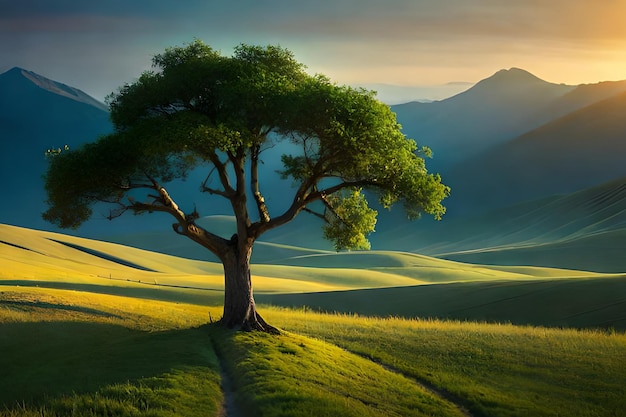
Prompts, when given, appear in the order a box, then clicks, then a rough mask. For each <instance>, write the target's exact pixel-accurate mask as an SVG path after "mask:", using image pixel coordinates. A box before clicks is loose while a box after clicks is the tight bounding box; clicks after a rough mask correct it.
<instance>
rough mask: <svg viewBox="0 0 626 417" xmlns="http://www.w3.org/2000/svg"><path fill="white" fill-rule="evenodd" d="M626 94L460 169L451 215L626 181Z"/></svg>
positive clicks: (453, 174) (452, 177)
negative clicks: (607, 182) (619, 180)
mask: <svg viewBox="0 0 626 417" xmlns="http://www.w3.org/2000/svg"><path fill="white" fill-rule="evenodd" d="M625 113H626V93H621V94H618V95H617V96H614V97H612V98H609V99H606V100H603V101H601V102H599V103H596V104H593V105H591V106H588V107H585V108H583V109H581V110H578V111H576V112H574V113H570V114H568V115H567V116H564V117H562V118H560V119H557V120H554V121H552V122H550V123H548V124H546V125H544V126H542V127H540V128H537V129H535V130H533V131H531V132H528V133H526V134H524V135H522V136H520V137H518V138H517V139H515V140H512V141H509V142H507V143H504V144H501V145H499V146H497V147H494V148H493V149H492V150H490V151H488V152H486V153H484V154H482V155H479V156H477V157H475V158H472V159H470V160H466V161H464V162H463V164H462V165H458V166H456V167H455V169H453V170H451V171H450V172H449V173H448V175H447V181H448V184H449V185H450V186H451V187H452V189H453V194H452V197H451V198H450V199H449V202H448V205H449V207H450V213H451V214H453V215H454V214H467V213H472V212H473V213H476V212H479V211H483V212H484V211H485V209H486V208H497V207H503V206H507V205H511V204H514V203H518V202H522V201H525V200H530V199H537V198H541V197H546V196H549V195H552V194H558V193H570V192H574V191H577V190H580V189H583V188H585V187H591V186H594V185H598V184H601V183H603V182H606V181H610V180H612V179H615V178H620V177H623V176H626V164H625V163H624V161H625V159H624V155H626V118H624V114H625Z"/></svg>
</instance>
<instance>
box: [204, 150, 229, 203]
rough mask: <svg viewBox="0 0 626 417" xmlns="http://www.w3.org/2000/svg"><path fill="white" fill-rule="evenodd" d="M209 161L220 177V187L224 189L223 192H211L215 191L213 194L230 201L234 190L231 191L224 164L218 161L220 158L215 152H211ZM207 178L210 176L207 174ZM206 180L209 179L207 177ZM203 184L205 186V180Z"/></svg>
mask: <svg viewBox="0 0 626 417" xmlns="http://www.w3.org/2000/svg"><path fill="white" fill-rule="evenodd" d="M209 159H210V160H211V162H212V163H213V166H214V167H215V169H217V173H218V174H219V177H220V182H221V183H222V187H224V190H223V191H219V190H215V189H212V190H213V191H216V192H215V194H217V195H222V196H223V197H226V198H228V199H231V198H232V197H233V195H234V194H235V190H234V189H233V187H232V185H231V183H230V178H229V177H228V171H227V170H226V164H225V163H223V162H222V161H220V158H219V157H218V156H217V154H216V153H215V152H211V153H210V154H209ZM209 176H210V173H209ZM208 179H209V177H207V180H208ZM204 184H206V180H205V182H204ZM204 184H203V185H204ZM203 189H204V188H203ZM206 191H207V192H210V191H209V190H206Z"/></svg>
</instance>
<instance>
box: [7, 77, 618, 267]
mask: <svg viewBox="0 0 626 417" xmlns="http://www.w3.org/2000/svg"><path fill="white" fill-rule="evenodd" d="M392 109H393V110H394V111H395V112H396V113H397V115H398V121H399V122H400V123H401V124H402V125H403V129H404V132H405V133H406V134H407V136H409V137H412V138H415V139H416V140H417V141H418V143H419V144H420V145H426V146H429V147H431V148H432V149H433V151H434V159H433V160H430V161H428V166H429V169H430V170H431V171H435V172H440V173H441V174H442V177H443V178H444V182H445V183H446V184H448V185H450V186H451V187H452V196H451V197H450V199H448V200H446V201H445V203H446V206H447V207H448V214H447V215H446V217H445V218H444V221H443V222H439V223H435V222H433V221H430V220H428V219H423V220H422V221H418V222H414V223H410V224H409V223H407V222H406V220H405V219H404V215H403V213H402V211H401V210H400V209H399V208H398V209H394V210H392V211H391V212H386V211H381V213H380V216H379V217H380V219H379V223H378V226H377V232H376V233H375V234H374V235H373V236H372V242H373V248H375V249H378V248H385V249H395V250H405V251H412V250H418V251H424V252H425V253H429V254H437V255H441V256H447V257H449V258H450V259H465V260H476V261H480V262H494V263H498V262H500V263H510V262H514V261H515V260H516V259H522V260H524V261H525V262H527V263H528V262H544V263H545V262H547V261H546V259H545V258H546V257H545V256H544V257H543V260H536V259H539V258H541V257H535V258H533V257H529V255H528V253H529V250H531V249H532V248H531V246H532V245H535V244H539V243H540V244H541V245H546V244H550V243H555V242H557V241H558V242H560V243H559V244H560V246H559V251H560V252H559V253H561V254H567V253H574V252H576V251H575V250H573V248H572V247H571V245H570V246H569V248H567V247H566V246H567V245H563V244H562V243H563V242H562V240H563V239H564V238H566V237H567V236H570V235H563V234H560V232H559V233H556V234H555V232H554V230H563V229H562V228H563V227H566V226H565V225H564V224H563V225H559V224H560V223H559V221H558V220H559V219H566V218H569V217H568V216H569V215H574V216H578V217H577V218H578V219H579V221H574V220H571V221H569V223H567V224H569V225H570V226H571V227H573V228H574V229H575V228H576V227H578V228H579V229H580V230H578V231H576V230H574V232H572V233H574V234H576V238H577V239H578V241H577V245H578V248H579V249H580V247H588V245H591V244H592V243H594V242H595V244H596V246H597V243H598V241H597V239H598V238H599V237H601V236H604V237H607V236H609V235H610V236H612V237H611V238H610V239H608V237H607V239H608V240H606V241H604V242H605V243H606V242H611V243H610V250H609V251H608V252H606V253H607V254H608V253H615V251H616V250H620V248H621V249H626V247H625V246H626V243H624V241H626V239H622V238H621V237H623V235H621V234H620V233H622V232H623V229H624V224H625V223H626V221H625V220H624V217H625V216H626V196H624V193H623V191H620V190H623V187H626V185H624V184H625V183H626V163H624V162H626V158H624V156H623V155H626V152H625V151H626V118H625V117H623V115H624V114H626V81H617V82H603V83H597V84H585V85H580V86H570V85H563V84H554V83H548V82H546V81H543V80H541V79H539V78H537V77H535V76H534V75H532V74H530V73H528V72H526V71H524V70H521V69H517V68H512V69H509V70H501V71H498V72H496V73H495V74H494V75H492V76H491V77H488V78H486V79H485V80H483V81H481V82H479V83H477V84H476V85H474V86H473V87H471V88H469V89H468V90H467V91H464V92H462V93H460V94H457V95H455V96H452V97H450V98H447V99H444V100H441V101H434V102H428V103H423V102H411V103H406V104H401V105H395V106H392ZM111 129H112V126H111V124H110V122H109V120H108V113H107V111H106V106H104V105H103V104H102V103H100V102H98V101H97V100H95V99H93V98H91V97H89V96H88V95H86V94H85V93H83V92H82V91H80V90H78V89H76V88H74V87H69V86H67V85H64V84H61V83H57V82H54V81H51V80H48V79H47V78H45V77H43V76H41V75H38V74H35V73H32V72H30V71H27V70H23V69H20V68H14V69H12V70H10V71H8V72H6V73H4V74H1V75H0V139H1V140H2V144H3V147H4V152H2V154H0V155H1V156H0V174H1V175H2V176H1V178H2V184H3V187H4V189H5V190H8V192H4V193H3V194H4V196H3V204H2V205H0V223H7V224H13V225H19V226H25V227H32V228H38V229H46V230H55V229H54V228H52V227H51V225H49V224H46V223H45V222H43V220H42V219H41V216H40V213H41V212H42V211H43V210H44V208H45V206H44V201H45V194H44V191H43V180H42V178H41V177H42V175H43V173H44V172H45V167H46V160H45V157H44V151H45V150H46V149H48V148H50V147H60V146H63V145H65V144H68V145H69V146H70V148H74V147H76V146H79V145H80V144H81V143H85V142H90V141H93V140H95V139H96V138H97V137H98V136H100V135H102V134H106V133H108V132H110V131H111ZM272 151H274V153H273V154H268V155H267V156H266V165H267V167H269V168H270V169H267V170H266V171H265V172H266V175H267V177H265V178H262V180H265V181H266V182H265V184H269V185H266V189H265V190H264V194H266V195H267V196H266V200H267V201H268V206H269V207H270V210H271V208H272V207H273V206H271V205H269V203H270V202H271V203H273V204H274V205H278V206H281V205H285V204H286V202H287V197H288V196H289V194H290V193H285V192H283V189H284V188H285V187H289V186H290V184H289V183H288V182H285V181H280V180H278V179H277V178H276V176H275V173H274V166H275V165H277V164H278V163H279V156H280V153H284V152H292V151H293V150H292V149H289V148H288V147H287V145H286V144H285V146H283V145H279V146H277V147H275V149H272ZM202 175H204V173H199V174H198V178H202V179H203V178H204V177H203V176H202ZM194 179H196V178H195V177H194V175H193V174H192V176H191V178H190V179H189V180H188V183H192V182H193V181H194ZM179 186H180V187H179ZM174 187H175V188H176V193H177V194H176V195H178V196H180V197H179V198H178V199H179V201H181V202H183V203H184V204H194V203H199V208H201V214H203V215H221V214H227V213H228V212H227V211H226V209H225V207H218V208H217V209H214V208H213V207H214V206H213V205H210V204H202V203H201V202H199V201H198V197H197V196H193V197H188V198H187V197H185V195H186V194H185V193H186V192H193V193H194V194H195V192H196V190H197V185H196V184H195V183H193V184H192V185H191V187H189V188H188V189H189V190H190V191H185V188H184V187H182V185H181V184H177V185H174ZM583 190H584V191H583ZM607 190H608V191H607ZM610 190H613V191H610ZM602 193H605V194H607V193H608V194H607V195H612V196H613V197H611V204H610V207H611V209H610V210H608V209H606V207H604V206H603V204H604V203H602V201H603V200H602V199H601V198H599V197H597V195H600V194H602ZM555 194H559V195H560V196H555ZM594 196H596V197H594ZM591 201H596V202H597V201H600V203H599V204H596V205H594V204H591V203H589V202H591ZM607 201H608V200H607ZM574 202H575V203H576V204H577V205H578V206H580V207H582V206H585V207H591V209H590V210H591V211H588V212H585V213H581V212H579V211H576V210H573V208H572V206H571V204H574ZM607 204H608V203H607ZM560 214H567V215H566V216H560ZM494 219H500V220H502V221H504V220H512V219H515V220H514V221H512V222H511V221H509V222H508V223H507V226H506V227H504V226H503V223H502V221H499V220H496V221H494ZM539 219H543V220H542V221H543V223H542V222H540V221H539ZM546 219H551V220H550V221H547V220H546ZM583 219H587V220H583ZM609 219H610V221H609ZM297 220H298V221H297V222H296V223H295V224H293V225H290V226H288V227H285V228H282V229H281V230H280V231H278V230H277V231H276V233H274V234H272V235H268V236H267V239H266V240H267V241H270V242H274V243H275V244H276V243H280V244H284V245H308V247H315V248H316V249H329V248H330V246H329V245H327V244H326V243H324V242H322V240H321V232H320V231H319V224H313V223H315V222H312V218H311V217H304V216H300V218H299V219H297ZM208 221H212V222H213V224H215V222H217V223H219V224H220V225H221V226H220V227H224V228H226V229H228V219H227V218H224V217H217V218H214V219H213V220H210V219H209V220H208ZM585 221H587V222H588V223H585ZM220 222H221V223H220ZM589 222H591V223H589ZM542 224H543V226H537V227H535V226H533V225H542ZM592 224H594V225H597V224H602V225H604V226H603V227H604V228H603V229H602V230H601V231H599V230H598V229H597V228H595V226H592ZM168 225H169V221H168V219H166V221H162V218H155V217H154V216H142V217H140V218H136V217H133V216H123V218H120V219H117V220H115V221H113V222H108V221H106V220H104V217H103V216H101V217H98V214H96V215H95V216H94V220H92V221H91V222H90V223H89V224H87V225H85V226H83V227H81V228H80V229H78V231H76V232H75V233H76V234H79V235H83V236H89V237H93V238H107V239H112V240H118V241H121V242H123V241H124V240H126V242H131V243H133V244H135V245H137V246H143V247H147V248H149V249H158V248H156V247H150V245H151V244H152V246H158V245H159V242H163V240H162V239H158V238H155V236H157V235H159V236H161V235H162V234H163V235H164V234H167V236H169V237H171V236H170V235H171V231H170V228H169V226H168ZM548 225H549V226H548ZM541 227H545V228H546V230H547V232H546V233H543V234H542V233H540V230H542V229H541ZM531 230H533V231H534V232H532V233H531V232H530V231H531ZM135 231H137V233H135ZM64 232H67V231H64ZM139 232H141V233H143V234H144V236H148V235H149V236H151V237H150V238H148V239H141V238H138V236H140V235H141V233H139ZM600 232H601V233H600ZM224 233H228V230H225V232H224ZM551 233H552V234H551ZM606 233H609V235H607V234H606ZM592 235H593V236H594V238H595V239H596V240H595V241H592V240H588V241H585V239H586V238H590V237H591V236H592ZM538 236H542V237H541V238H538ZM169 237H168V239H169ZM570 237H571V236H570ZM581 239H582V240H581ZM168 241H169V240H168ZM171 242H176V243H175V244H174V245H173V246H172V247H171V248H169V249H166V250H168V251H170V252H171V253H173V252H176V254H180V253H190V252H189V251H188V250H187V248H186V247H183V246H185V245H186V243H185V242H182V241H181V242H180V243H178V242H177V241H175V240H171ZM490 242H491V243H490ZM494 242H499V244H501V245H507V248H508V249H507V250H508V252H506V253H507V256H508V255H511V256H509V257H508V258H507V259H504V258H505V256H503V255H502V254H503V253H504V252H502V251H500V252H498V251H494V249H493V248H494V245H495V244H494ZM470 243H471V244H470ZM522 243H524V245H523V246H524V248H525V249H524V250H525V252H524V253H526V258H524V257H523V256H522V252H523V251H522V250H521V244H522ZM570 243H571V242H570ZM189 244H190V245H193V244H192V243H189ZM181 245H182V246H181ZM581 245H582V246H581ZM584 245H587V246H584ZM161 249H162V248H161ZM270 249H271V250H273V251H275V250H277V249H276V246H274V247H272V248H269V249H268V251H270ZM535 249H536V248H535ZM468 250H470V251H472V252H471V253H469V252H467V251H468ZM577 250H578V249H577ZM567 251H570V252H567ZM572 251H573V252H572ZM191 252H193V251H191ZM258 252H260V253H259V256H258V261H263V259H264V258H265V255H263V253H264V251H263V250H259V251H258ZM462 252H463V253H462ZM578 252H579V253H580V250H578ZM268 253H269V252H268ZM514 253H515V254H516V256H519V257H518V258H516V257H515V256H513V255H512V254H514ZM543 253H544V254H545V252H543ZM192 256H195V255H192ZM198 256H200V255H198ZM268 256H269V255H268ZM557 258H559V257H558V256H556V257H553V259H557ZM562 258H563V259H561V261H559V262H557V263H558V264H557V265H554V264H552V265H549V266H567V265H566V264H567V262H568V259H567V258H568V256H567V255H563V257H562ZM600 258H602V257H600ZM533 259H535V260H533ZM579 259H580V258H579ZM579 263H580V262H579ZM622 263H623V264H624V265H623V266H622V264H619V262H618V263H617V264H616V263H615V262H613V263H611V265H608V266H607V268H609V269H611V270H626V261H623V262H622ZM582 266H584V265H582ZM601 266H602V265H601V263H600V262H596V263H595V264H594V265H591V266H588V268H587V269H594V268H595V269H598V268H600V267H601ZM583 269H584V268H583Z"/></svg>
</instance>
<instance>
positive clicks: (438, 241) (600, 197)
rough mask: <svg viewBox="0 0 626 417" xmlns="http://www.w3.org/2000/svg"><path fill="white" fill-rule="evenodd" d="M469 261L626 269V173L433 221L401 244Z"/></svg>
mask: <svg viewBox="0 0 626 417" xmlns="http://www.w3.org/2000/svg"><path fill="white" fill-rule="evenodd" d="M395 243H396V244H398V245H404V246H406V247H411V248H413V249H412V250H415V251H417V252H419V253H425V254H429V255H431V256H438V257H443V258H446V259H454V260H460V261H464V262H478V263H487V264H500V265H536V266H550V267H560V268H572V269H582V270H592V271H602V272H625V271H626V257H625V256H624V253H626V177H622V178H620V179H616V180H613V181H609V182H607V183H605V184H602V185H599V186H596V187H591V188H587V189H584V190H581V191H578V192H575V193H571V194H564V195H556V196H552V197H549V198H545V199H540V200H533V201H529V202H524V203H520V204H517V205H514V206H510V207H507V208H503V209H500V210H495V211H492V212H489V213H487V214H481V215H476V216H472V217H467V218H460V219H452V220H450V221H444V222H441V223H439V224H433V223H432V222H431V223H430V224H429V225H428V227H425V228H424V229H423V230H422V231H421V232H420V233H418V232H416V233H415V234H413V236H412V237H406V238H404V239H401V240H397V241H396V242H395Z"/></svg>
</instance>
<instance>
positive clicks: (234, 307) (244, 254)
mask: <svg viewBox="0 0 626 417" xmlns="http://www.w3.org/2000/svg"><path fill="white" fill-rule="evenodd" d="M236 236H237V235H234V236H233V238H232V239H231V244H230V250H228V251H227V253H226V254H225V256H224V257H223V258H222V263H223V266H224V314H223V316H222V319H221V323H222V324H224V325H225V326H227V327H228V328H231V329H232V328H235V329H241V330H245V331H251V330H259V331H263V332H267V333H272V334H279V333H280V331H279V330H278V329H277V328H275V327H273V326H271V325H269V324H267V323H266V322H265V320H263V318H262V317H261V315H260V314H259V313H258V312H257V311H256V304H255V303H254V296H253V293H252V280H251V276H250V256H251V255H252V244H251V243H250V244H244V245H243V246H240V245H239V244H238V242H237V239H236Z"/></svg>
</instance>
